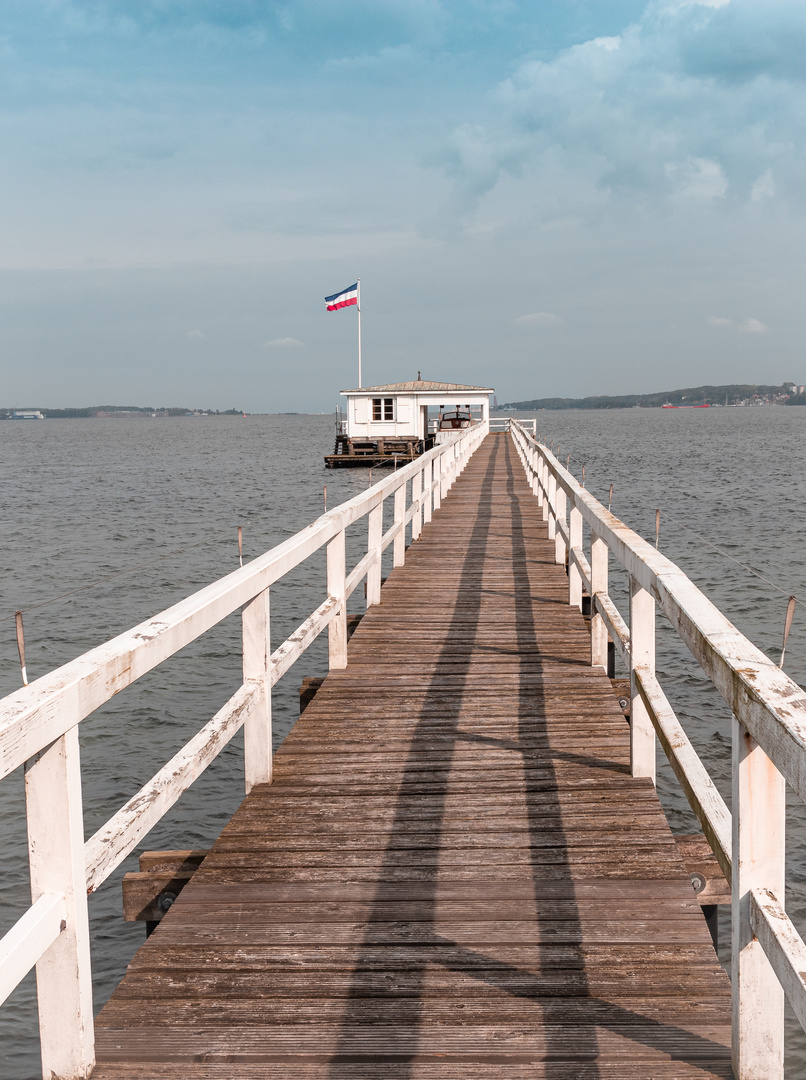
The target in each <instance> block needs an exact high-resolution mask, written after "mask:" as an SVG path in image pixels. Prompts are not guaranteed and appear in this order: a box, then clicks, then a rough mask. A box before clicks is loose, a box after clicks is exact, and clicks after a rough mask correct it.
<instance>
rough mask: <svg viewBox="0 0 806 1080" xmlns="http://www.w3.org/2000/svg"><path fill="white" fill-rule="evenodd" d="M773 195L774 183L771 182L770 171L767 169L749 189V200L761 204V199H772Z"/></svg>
mask: <svg viewBox="0 0 806 1080" xmlns="http://www.w3.org/2000/svg"><path fill="white" fill-rule="evenodd" d="M774 195H775V181H774V180H773V176H772V169H767V170H766V172H763V173H762V174H761V176H759V178H758V180H756V182H755V184H753V187H752V188H751V189H750V198H751V199H752V200H753V202H761V201H762V199H772V198H773V197H774Z"/></svg>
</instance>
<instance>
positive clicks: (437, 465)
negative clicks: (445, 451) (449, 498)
mask: <svg viewBox="0 0 806 1080" xmlns="http://www.w3.org/2000/svg"><path fill="white" fill-rule="evenodd" d="M433 480H434V509H435V510H439V508H440V506H441V505H442V454H438V455H437V456H436V457H435V458H434V468H433Z"/></svg>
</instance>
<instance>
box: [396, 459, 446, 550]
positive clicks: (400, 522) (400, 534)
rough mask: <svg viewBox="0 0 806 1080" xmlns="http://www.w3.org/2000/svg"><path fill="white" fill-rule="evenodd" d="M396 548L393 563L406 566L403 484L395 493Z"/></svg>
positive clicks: (404, 489) (404, 492) (404, 496)
mask: <svg viewBox="0 0 806 1080" xmlns="http://www.w3.org/2000/svg"><path fill="white" fill-rule="evenodd" d="M439 460H440V462H441V463H442V462H444V460H445V455H444V454H441V455H440V458H439ZM395 525H396V527H397V532H396V533H395V546H394V548H393V549H392V562H393V565H394V566H405V565H406V485H405V484H403V485H401V487H399V488H398V489H397V491H396V492H395Z"/></svg>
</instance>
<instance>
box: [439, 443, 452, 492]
mask: <svg viewBox="0 0 806 1080" xmlns="http://www.w3.org/2000/svg"><path fill="white" fill-rule="evenodd" d="M450 461H451V458H450V453H449V452H448V451H447V450H446V451H445V452H444V453H442V454H440V455H439V479H440V482H439V495H440V499H444V498H445V496H446V495H447V494H448V489H449V488H450V486H451V484H450V479H449V476H448V471H449V469H450Z"/></svg>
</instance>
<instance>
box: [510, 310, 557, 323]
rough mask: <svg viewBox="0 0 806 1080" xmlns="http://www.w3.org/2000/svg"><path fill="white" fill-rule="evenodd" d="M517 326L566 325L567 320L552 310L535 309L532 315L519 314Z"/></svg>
mask: <svg viewBox="0 0 806 1080" xmlns="http://www.w3.org/2000/svg"><path fill="white" fill-rule="evenodd" d="M515 325H516V326H564V325H565V321H564V320H563V319H562V318H561V317H560V316H559V315H554V314H553V313H552V312H550V311H535V312H534V313H533V314H531V315H519V316H518V318H517V319H516V320H515Z"/></svg>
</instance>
